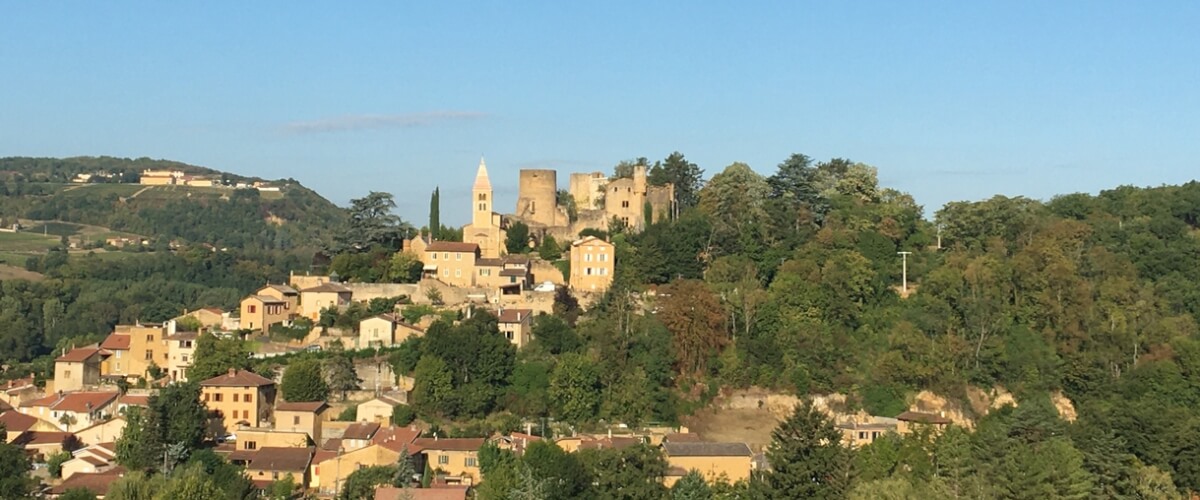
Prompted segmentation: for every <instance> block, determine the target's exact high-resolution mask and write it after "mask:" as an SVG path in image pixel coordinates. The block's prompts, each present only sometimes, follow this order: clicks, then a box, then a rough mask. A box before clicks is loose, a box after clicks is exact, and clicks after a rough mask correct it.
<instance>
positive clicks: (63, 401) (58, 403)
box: [21, 392, 119, 413]
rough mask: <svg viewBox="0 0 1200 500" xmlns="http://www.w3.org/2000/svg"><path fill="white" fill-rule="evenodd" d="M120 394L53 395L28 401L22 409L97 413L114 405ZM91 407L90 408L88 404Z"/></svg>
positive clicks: (82, 393)
mask: <svg viewBox="0 0 1200 500" xmlns="http://www.w3.org/2000/svg"><path fill="white" fill-rule="evenodd" d="M118 395H119V393H116V392H68V393H65V394H61V395H60V394H51V395H49V396H46V397H44V398H41V399H35V400H32V401H26V402H24V403H21V406H22V407H26V408H28V407H39V406H45V407H47V408H50V409H51V410H55V411H70V412H75V413H83V412H87V411H95V410H99V409H101V408H104V407H105V406H108V405H109V403H112V402H113V401H114V400H116V399H117V396H118ZM89 403H90V404H91V407H90V408H89V407H88V404H89Z"/></svg>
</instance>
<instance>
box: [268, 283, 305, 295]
mask: <svg viewBox="0 0 1200 500" xmlns="http://www.w3.org/2000/svg"><path fill="white" fill-rule="evenodd" d="M268 288H270V289H272V290H275V291H277V292H280V293H282V294H284V295H296V294H298V293H300V292H297V291H296V289H295V288H292V287H290V286H287V285H267V286H264V287H262V288H259V289H258V291H260V292H261V291H263V290H266V289H268Z"/></svg>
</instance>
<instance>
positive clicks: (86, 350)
mask: <svg viewBox="0 0 1200 500" xmlns="http://www.w3.org/2000/svg"><path fill="white" fill-rule="evenodd" d="M111 354H112V353H110V352H108V351H106V350H104V349H101V348H99V347H80V348H75V349H71V350H70V351H67V352H65V353H63V355H62V356H59V357H58V358H55V359H54V384H53V385H54V387H53V388H51V387H47V388H46V389H47V390H56V391H60V392H67V391H78V390H80V389H84V388H86V387H92V386H95V385H98V384H99V383H100V375H101V374H102V370H101V367H102V366H103V364H104V360H105V359H106V358H108V357H109V356H110V355H111ZM47 385H49V384H47ZM26 402H28V401H25V402H22V403H21V404H22V405H23V404H24V403H26Z"/></svg>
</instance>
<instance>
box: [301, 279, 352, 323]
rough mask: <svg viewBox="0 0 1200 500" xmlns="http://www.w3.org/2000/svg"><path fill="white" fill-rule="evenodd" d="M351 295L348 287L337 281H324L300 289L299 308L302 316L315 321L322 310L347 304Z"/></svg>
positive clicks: (319, 316) (338, 307) (319, 317)
mask: <svg viewBox="0 0 1200 500" xmlns="http://www.w3.org/2000/svg"><path fill="white" fill-rule="evenodd" d="M352 297H353V292H352V291H351V290H350V289H349V288H346V287H345V286H343V285H341V284H338V283H332V282H330V283H324V284H321V285H317V286H314V287H312V288H305V289H303V290H300V310H301V312H302V313H303V314H304V317H306V318H308V319H310V320H312V321H313V322H316V321H317V320H319V319H321V311H322V310H325V309H340V308H342V307H345V306H348V305H350V299H351V298H352Z"/></svg>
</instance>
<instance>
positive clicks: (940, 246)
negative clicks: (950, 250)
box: [937, 224, 942, 250]
mask: <svg viewBox="0 0 1200 500" xmlns="http://www.w3.org/2000/svg"><path fill="white" fill-rule="evenodd" d="M937 238H938V247H937V249H938V250H941V249H942V225H941V224H938V225H937Z"/></svg>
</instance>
